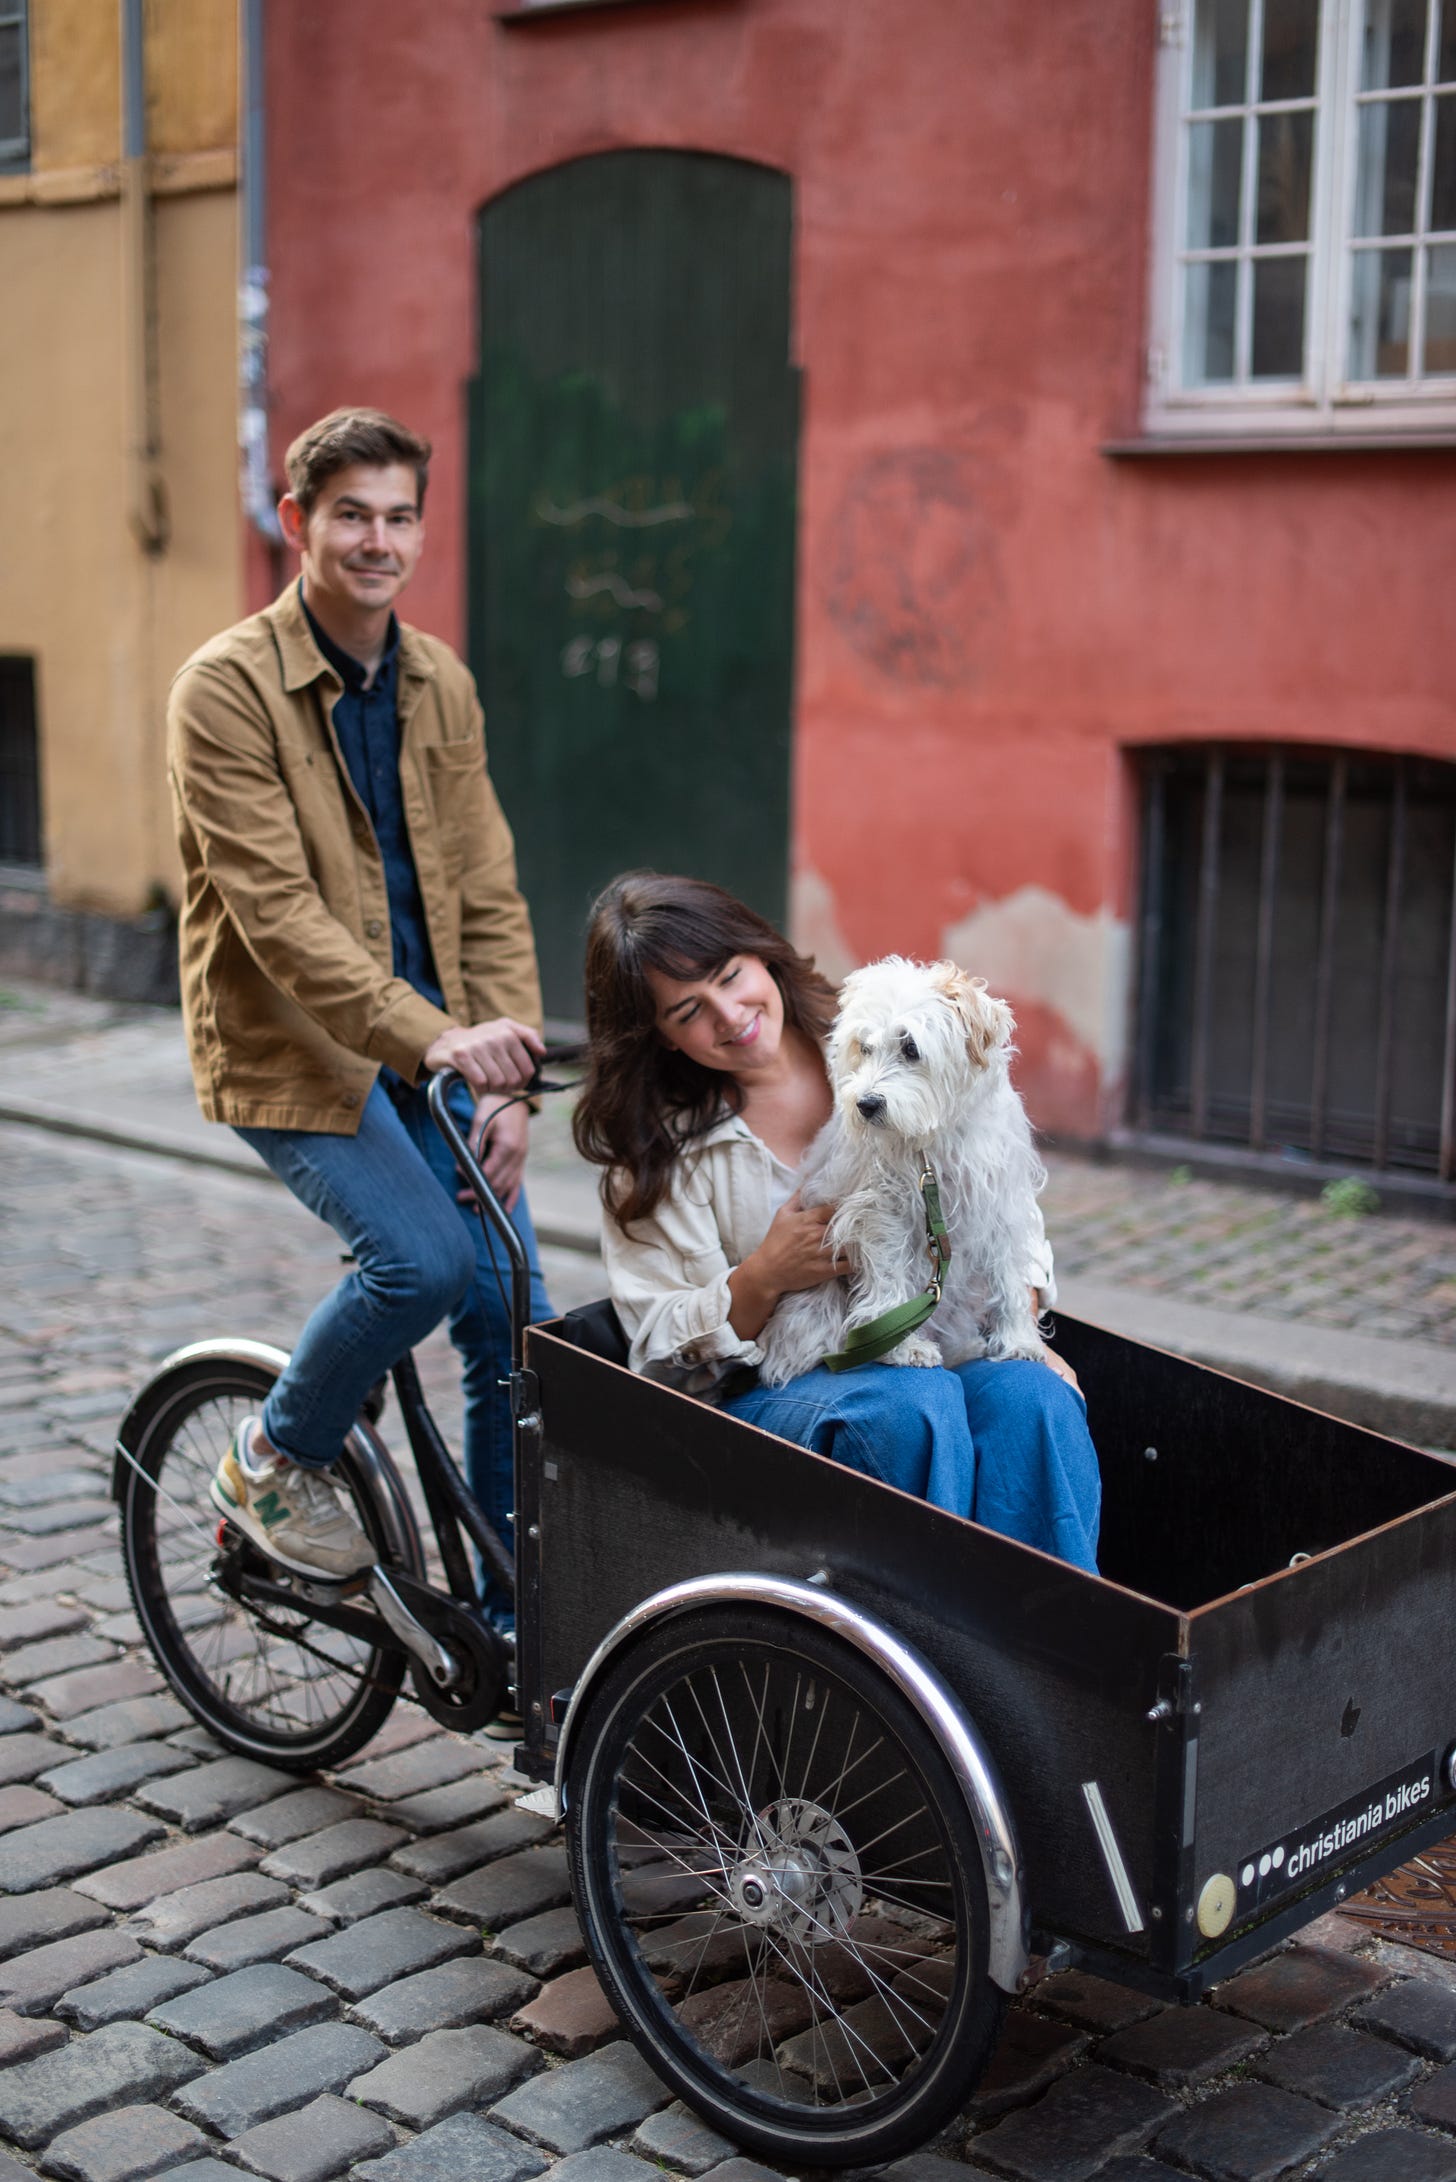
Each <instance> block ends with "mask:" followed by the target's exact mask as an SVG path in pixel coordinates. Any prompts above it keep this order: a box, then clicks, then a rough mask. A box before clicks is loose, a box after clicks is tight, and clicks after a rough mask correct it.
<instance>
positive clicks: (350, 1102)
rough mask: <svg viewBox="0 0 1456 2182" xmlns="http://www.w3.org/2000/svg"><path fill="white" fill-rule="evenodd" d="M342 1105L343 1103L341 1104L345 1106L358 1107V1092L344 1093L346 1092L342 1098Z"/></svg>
mask: <svg viewBox="0 0 1456 2182" xmlns="http://www.w3.org/2000/svg"><path fill="white" fill-rule="evenodd" d="M342 1103H343V1104H344V1105H345V1106H357V1105H358V1103H359V1094H358V1092H357V1091H346V1092H345V1093H344V1097H343V1102H342Z"/></svg>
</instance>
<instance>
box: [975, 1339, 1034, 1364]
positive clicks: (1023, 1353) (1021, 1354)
mask: <svg viewBox="0 0 1456 2182" xmlns="http://www.w3.org/2000/svg"><path fill="white" fill-rule="evenodd" d="M985 1354H986V1355H987V1356H988V1357H989V1358H990V1359H991V1361H992V1362H993V1363H997V1364H1001V1363H1009V1362H1011V1361H1012V1360H1013V1359H1018V1360H1020V1361H1021V1362H1022V1363H1027V1364H1044V1363H1045V1362H1046V1354H1047V1352H1046V1343H1045V1342H1044V1341H1041V1340H1039V1339H1038V1338H1037V1336H1036V1335H1035V1334H1032V1335H1030V1336H1028V1337H1027V1338H1025V1339H1022V1340H1018V1339H1017V1338H1015V1336H1013V1335H1010V1334H1008V1335H1007V1336H1006V1337H1005V1338H1004V1339H1002V1340H996V1339H994V1338H993V1339H992V1340H990V1341H988V1342H987V1343H986V1348H985Z"/></svg>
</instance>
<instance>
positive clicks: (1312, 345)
mask: <svg viewBox="0 0 1456 2182" xmlns="http://www.w3.org/2000/svg"><path fill="white" fill-rule="evenodd" d="M1153 4H1154V5H1155V6H1156V10H1157V15H1156V21H1157V31H1158V41H1159V43H1158V65H1157V71H1156V78H1155V91H1154V101H1155V104H1154V156H1153V185H1152V186H1153V206H1152V219H1151V221H1150V239H1151V252H1152V257H1151V266H1150V271H1149V284H1148V294H1149V311H1148V346H1147V353H1146V357H1145V360H1144V361H1145V373H1144V380H1145V384H1144V400H1143V418H1142V422H1143V431H1144V434H1145V435H1146V438H1147V439H1149V440H1154V441H1156V440H1166V441H1168V442H1170V443H1177V442H1179V441H1191V442H1197V443H1201V444H1204V445H1207V444H1209V443H1210V442H1212V443H1215V444H1217V443H1218V442H1220V441H1230V442H1233V441H1240V442H1245V443H1247V442H1250V441H1254V442H1258V441H1263V440H1268V441H1280V440H1284V441H1289V440H1298V439H1301V438H1317V439H1320V440H1323V441H1329V440H1330V439H1339V438H1346V437H1348V438H1352V439H1358V440H1360V441H1362V442H1365V443H1367V444H1368V443H1369V442H1371V441H1372V440H1382V441H1383V440H1389V441H1392V442H1399V441H1400V440H1401V439H1409V438H1418V439H1424V438H1427V437H1429V436H1430V435H1432V434H1436V435H1439V436H1441V437H1443V438H1444V437H1446V436H1447V435H1450V434H1456V373H1450V374H1445V375H1442V376H1439V377H1432V378H1427V379H1423V380H1414V381H1408V380H1392V379H1372V380H1362V381H1357V380H1352V379H1350V378H1349V377H1348V375H1347V373H1348V358H1349V345H1350V326H1349V312H1350V305H1351V288H1352V271H1353V259H1354V253H1353V252H1352V250H1351V249H1350V247H1349V244H1350V240H1351V230H1352V228H1353V224H1354V209H1355V188H1356V181H1357V171H1356V170H1357V150H1358V142H1359V137H1358V109H1359V92H1360V61H1361V35H1362V31H1363V27H1364V21H1365V6H1366V0H1322V4H1321V8H1320V18H1319V21H1320V30H1319V48H1318V52H1317V55H1316V69H1315V91H1316V98H1317V105H1316V117H1315V130H1314V154H1313V171H1312V173H1311V177H1310V253H1309V281H1308V288H1307V290H1306V305H1305V329H1304V339H1305V351H1304V376H1303V378H1302V379H1300V380H1294V379H1260V380H1257V381H1251V382H1249V383H1247V384H1245V385H1237V384H1231V383H1221V384H1216V385H1209V386H1188V387H1185V386H1182V385H1180V383H1179V378H1180V373H1181V368H1182V365H1181V351H1182V339H1183V331H1184V327H1183V321H1182V317H1181V314H1180V310H1179V300H1180V290H1181V271H1180V265H1179V257H1180V253H1181V251H1182V248H1183V241H1182V238H1183V237H1184V235H1185V234H1186V232H1187V206H1188V164H1189V162H1188V140H1189V132H1188V130H1187V128H1186V126H1185V123H1184V115H1185V113H1186V111H1187V110H1188V107H1189V103H1190V101H1189V92H1190V89H1191V72H1192V62H1193V39H1192V29H1193V11H1194V5H1195V0H1153ZM1444 5H1445V7H1446V8H1447V9H1456V0H1444ZM1261 19H1262V5H1260V6H1259V7H1258V8H1257V10H1256V14H1255V17H1254V20H1253V24H1252V28H1251V39H1252V37H1253V36H1255V35H1257V31H1258V28H1259V24H1260V21H1261ZM1434 24H1435V9H1434V8H1432V9H1431V10H1430V12H1429V16H1428V23H1427V52H1428V55H1429V52H1430V41H1431V39H1432V38H1433V37H1434V35H1435V30H1434ZM1426 95H1427V96H1429V93H1427V94H1426ZM1253 134H1254V131H1253V130H1252V129H1246V130H1245V140H1246V141H1245V163H1244V192H1245V195H1246V196H1247V192H1248V191H1249V189H1250V187H1251V176H1250V171H1249V170H1250V165H1251V163H1252V153H1251V151H1250V148H1249V144H1248V139H1249V138H1250V137H1252V136H1253ZM1422 175H1424V164H1423V167H1422ZM1372 239H1373V238H1372ZM1424 247H1425V245H1420V246H1418V249H1417V255H1418V256H1419V252H1420V249H1422V248H1424Z"/></svg>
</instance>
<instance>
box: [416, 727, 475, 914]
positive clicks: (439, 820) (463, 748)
mask: <svg viewBox="0 0 1456 2182" xmlns="http://www.w3.org/2000/svg"><path fill="white" fill-rule="evenodd" d="M422 756H423V758H424V761H425V783H426V788H427V791H428V794H429V798H430V809H431V811H432V812H433V814H434V819H435V838H436V839H437V840H438V842H439V844H440V861H441V863H442V864H443V866H444V872H445V877H446V879H447V880H454V879H458V878H459V876H460V873H461V870H462V868H463V866H464V863H465V846H466V843H465V826H466V819H467V814H468V812H469V811H470V809H471V808H472V802H473V798H472V796H471V789H472V787H473V786H474V782H475V779H476V776H477V775H478V774H479V773H480V772H481V771H482V769H483V768H484V764H485V759H484V757H483V755H482V753H481V750H480V746H479V744H478V743H476V742H475V741H474V740H473V739H472V740H471V741H470V742H435V743H426V744H425V746H424V750H423V752H422Z"/></svg>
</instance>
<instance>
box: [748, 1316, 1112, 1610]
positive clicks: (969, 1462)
mask: <svg viewBox="0 0 1456 2182" xmlns="http://www.w3.org/2000/svg"><path fill="white" fill-rule="evenodd" d="M723 1406H724V1408H725V1409H727V1410H728V1411H729V1412H730V1413H731V1414H732V1415H733V1416H735V1417H742V1418H743V1419H744V1420H745V1422H746V1423H748V1424H756V1425H760V1426H762V1428H763V1430H764V1431H766V1432H776V1433H777V1434H778V1435H779V1437H780V1438H781V1439H786V1440H793V1441H795V1442H796V1443H797V1444H798V1445H799V1446H800V1447H807V1448H809V1449H810V1450H811V1451H812V1452H813V1453H814V1454H816V1455H829V1456H830V1457H832V1459H833V1460H834V1461H835V1462H843V1463H847V1464H848V1466H849V1467H850V1469H852V1470H862V1471H864V1472H865V1474H866V1476H868V1477H877V1478H879V1480H880V1481H881V1483H882V1484H885V1485H898V1486H899V1488H900V1490H901V1491H902V1492H907V1493H914V1494H915V1495H916V1496H917V1498H919V1499H921V1500H928V1501H929V1502H930V1503H931V1505H932V1507H936V1508H945V1509H946V1510H947V1511H948V1512H949V1513H950V1514H951V1515H965V1516H969V1517H970V1518H971V1520H972V1522H976V1523H983V1524H984V1525H985V1526H986V1528H987V1529H988V1530H999V1531H1001V1532H1003V1533H1004V1534H1005V1536H1006V1537H1008V1538H1017V1539H1020V1541H1021V1543H1022V1544H1023V1545H1028V1546H1038V1547H1040V1549H1041V1551H1042V1552H1043V1553H1054V1554H1055V1555H1056V1556H1057V1558H1058V1559H1059V1560H1063V1561H1070V1562H1071V1563H1072V1566H1073V1567H1074V1568H1085V1569H1090V1570H1091V1571H1092V1572H1093V1573H1094V1574H1095V1573H1096V1569H1097V1523H1098V1517H1099V1515H1100V1513H1101V1508H1102V1478H1101V1473H1100V1471H1099V1470H1098V1467H1097V1453H1096V1450H1095V1448H1094V1447H1093V1445H1092V1439H1091V1435H1090V1433H1089V1432H1088V1430H1087V1411H1086V1406H1085V1404H1084V1403H1083V1401H1082V1399H1081V1397H1080V1396H1079V1395H1077V1394H1075V1393H1074V1392H1073V1391H1072V1389H1071V1387H1069V1386H1068V1385H1067V1383H1066V1381H1065V1380H1064V1379H1060V1378H1058V1376H1057V1374H1056V1373H1055V1372H1054V1371H1051V1370H1049V1369H1048V1367H1047V1366H1046V1365H1045V1364H1036V1363H1028V1362H1024V1361H1022V1360H1021V1359H1019V1358H1016V1359H1007V1360H1005V1361H1003V1362H1000V1363H990V1362H987V1361H985V1360H984V1359H983V1360H981V1361H979V1362H976V1363H971V1364H961V1365H959V1366H958V1367H957V1368H956V1369H955V1370H954V1371H944V1370H923V1369H921V1368H919V1367H918V1366H915V1365H909V1364H905V1365H901V1364H861V1365H860V1366H859V1367H858V1368H857V1369H856V1370H854V1371H846V1372H838V1373H836V1372H832V1371H825V1370H824V1369H823V1368H822V1367H821V1368H820V1369H819V1370H818V1371H809V1372H805V1373H804V1375H803V1377H802V1378H799V1379H791V1380H790V1381H789V1383H788V1385H787V1386H781V1387H765V1386H758V1387H753V1388H751V1389H750V1390H749V1392H748V1393H746V1394H740V1395H737V1396H736V1397H735V1398H734V1399H733V1400H731V1401H728V1402H725V1403H724V1405H723Z"/></svg>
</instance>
